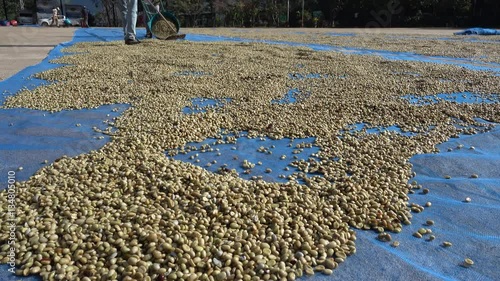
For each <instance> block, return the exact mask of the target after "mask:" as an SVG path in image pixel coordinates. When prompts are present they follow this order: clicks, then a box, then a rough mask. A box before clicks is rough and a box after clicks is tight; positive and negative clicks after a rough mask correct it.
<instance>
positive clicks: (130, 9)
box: [126, 0, 137, 40]
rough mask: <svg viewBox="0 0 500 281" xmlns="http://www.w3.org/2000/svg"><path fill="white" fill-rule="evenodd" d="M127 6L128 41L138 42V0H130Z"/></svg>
mask: <svg viewBox="0 0 500 281" xmlns="http://www.w3.org/2000/svg"><path fill="white" fill-rule="evenodd" d="M127 4H128V5H127V28H126V32H127V34H126V39H130V40H136V38H135V35H136V32H135V25H136V24H137V0H128V3H127Z"/></svg>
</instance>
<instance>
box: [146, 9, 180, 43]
mask: <svg viewBox="0 0 500 281" xmlns="http://www.w3.org/2000/svg"><path fill="white" fill-rule="evenodd" d="M162 15H163V16H164V17H165V19H166V20H167V21H169V22H171V23H173V24H174V26H175V32H176V33H178V32H179V29H180V23H179V20H178V19H177V18H176V17H175V16H174V15H173V14H172V13H170V12H167V11H163V12H162ZM162 20H163V18H162V17H161V16H160V15H159V14H155V15H154V16H153V18H152V19H151V20H150V21H149V22H148V27H149V30H151V32H152V33H153V35H154V36H155V37H156V38H158V39H162V40H163V39H167V38H164V37H163V36H162V35H159V34H155V33H154V31H153V27H154V26H155V24H156V23H157V22H158V21H162Z"/></svg>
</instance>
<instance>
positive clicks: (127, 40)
mask: <svg viewBox="0 0 500 281" xmlns="http://www.w3.org/2000/svg"><path fill="white" fill-rule="evenodd" d="M139 43H141V41H139V40H137V39H125V44H126V45H136V44H139Z"/></svg>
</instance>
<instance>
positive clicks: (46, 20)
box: [38, 15, 66, 27]
mask: <svg viewBox="0 0 500 281" xmlns="http://www.w3.org/2000/svg"><path fill="white" fill-rule="evenodd" d="M57 18H58V21H59V26H64V20H65V19H66V17H65V16H61V15H59V16H57ZM51 23H52V18H41V19H39V20H38V25H40V26H44V27H45V26H50V24H51ZM54 25H55V24H54Z"/></svg>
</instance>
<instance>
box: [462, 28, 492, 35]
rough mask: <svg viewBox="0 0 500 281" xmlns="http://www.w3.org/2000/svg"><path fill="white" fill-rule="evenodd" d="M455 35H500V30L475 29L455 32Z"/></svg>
mask: <svg viewBox="0 0 500 281" xmlns="http://www.w3.org/2000/svg"><path fill="white" fill-rule="evenodd" d="M453 34H455V35H500V30H496V29H491V28H481V27H474V28H469V29H466V30H464V31H460V32H455V33H453Z"/></svg>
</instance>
